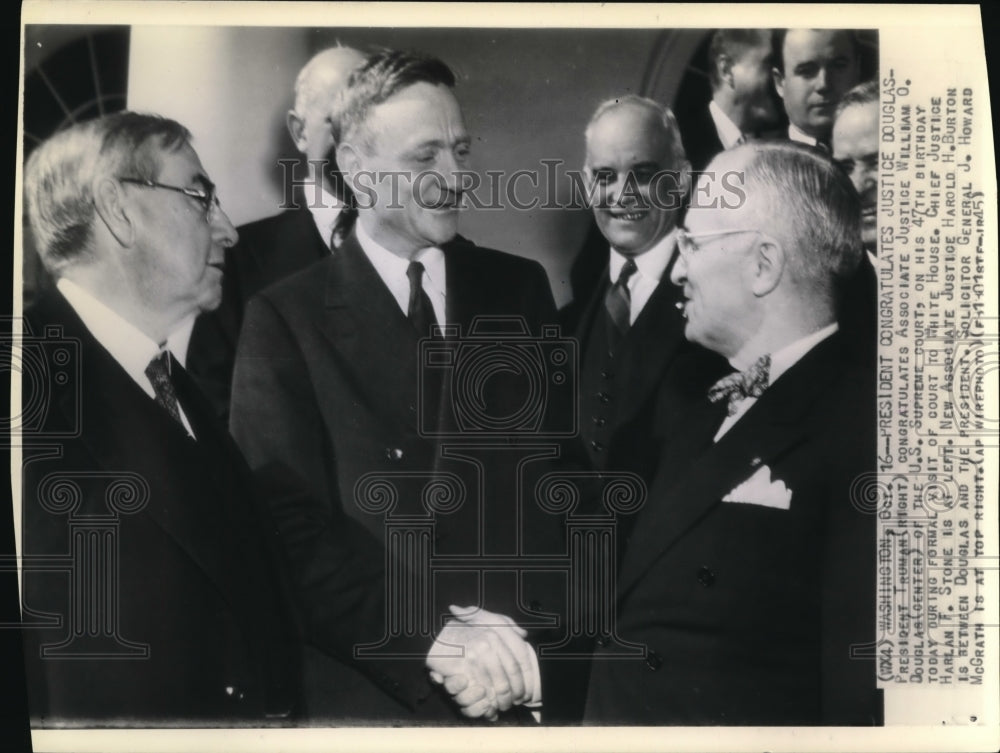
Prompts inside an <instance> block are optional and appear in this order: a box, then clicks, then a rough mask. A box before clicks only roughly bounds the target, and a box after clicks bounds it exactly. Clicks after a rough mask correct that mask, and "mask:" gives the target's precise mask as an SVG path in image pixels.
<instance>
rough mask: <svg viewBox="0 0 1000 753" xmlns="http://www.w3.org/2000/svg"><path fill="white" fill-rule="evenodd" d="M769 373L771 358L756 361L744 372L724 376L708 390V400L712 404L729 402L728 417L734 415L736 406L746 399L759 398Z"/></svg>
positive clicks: (765, 385) (764, 388) (765, 387)
mask: <svg viewBox="0 0 1000 753" xmlns="http://www.w3.org/2000/svg"><path fill="white" fill-rule="evenodd" d="M770 372H771V356H770V355H765V356H761V357H760V358H758V359H757V361H756V362H755V363H754V365H753V366H751V367H750V368H749V369H747V370H746V371H738V372H736V373H735V374H730V375H729V376H724V377H722V379H720V380H719V381H718V382H716V383H715V384H713V385H712V386H711V387H710V388H709V390H708V399H709V400H710V401H711V402H713V403H718V402H719V401H721V400H726V399H728V400H729V406H728V415H730V416H731V415H733V414H734V413H736V406H737V405H738V404H739V403H740V402H741V401H743V400H746V399H747V398H748V397H760V396H761V395H763V394H764V390H766V389H767V385H768V377H769V376H770Z"/></svg>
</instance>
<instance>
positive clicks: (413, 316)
mask: <svg viewBox="0 0 1000 753" xmlns="http://www.w3.org/2000/svg"><path fill="white" fill-rule="evenodd" d="M406 276H407V277H409V278H410V304H409V306H408V307H407V309H406V316H407V318H408V319H409V320H410V324H412V325H413V328H414V329H415V330H417V334H418V335H420V336H421V337H429V336H430V334H431V325H432V324H435V323H436V322H437V320H436V319H435V318H434V307H433V306H431V299H430V298H428V297H427V293H425V292H424V286H423V284H422V280H423V277H424V265H423V264H421V263H420V262H419V261H411V262H410V266H409V267H407V268H406Z"/></svg>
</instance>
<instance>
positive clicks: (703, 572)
mask: <svg viewBox="0 0 1000 753" xmlns="http://www.w3.org/2000/svg"><path fill="white" fill-rule="evenodd" d="M698 582H699V583H701V585H703V586H705V588H708V587H709V586H711V585H712V584H713V583H715V573H713V572H712V571H711V570H710V569H709V568H707V567H703V568H701V569H700V570H699V571H698Z"/></svg>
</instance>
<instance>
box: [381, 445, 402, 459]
mask: <svg viewBox="0 0 1000 753" xmlns="http://www.w3.org/2000/svg"><path fill="white" fill-rule="evenodd" d="M385 459H386V460H392V461H394V462H398V461H400V460H402V459H403V451H402V450H401V449H399V448H398V447H387V448H386V450H385Z"/></svg>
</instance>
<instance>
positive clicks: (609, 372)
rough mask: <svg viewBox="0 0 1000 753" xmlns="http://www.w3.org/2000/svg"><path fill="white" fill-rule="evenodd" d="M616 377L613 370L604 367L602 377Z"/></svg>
mask: <svg viewBox="0 0 1000 753" xmlns="http://www.w3.org/2000/svg"><path fill="white" fill-rule="evenodd" d="M614 378H615V375H614V373H613V372H611V371H608V370H607V369H604V370H603V371H602V372H601V379H614Z"/></svg>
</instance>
